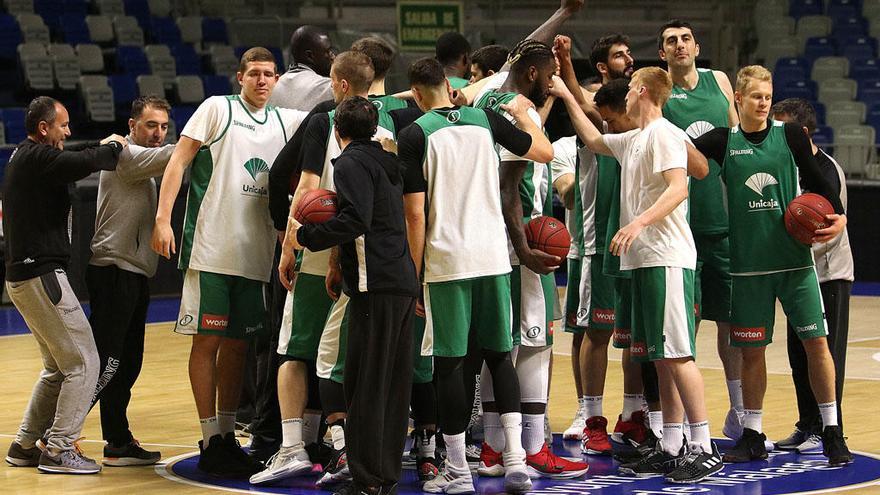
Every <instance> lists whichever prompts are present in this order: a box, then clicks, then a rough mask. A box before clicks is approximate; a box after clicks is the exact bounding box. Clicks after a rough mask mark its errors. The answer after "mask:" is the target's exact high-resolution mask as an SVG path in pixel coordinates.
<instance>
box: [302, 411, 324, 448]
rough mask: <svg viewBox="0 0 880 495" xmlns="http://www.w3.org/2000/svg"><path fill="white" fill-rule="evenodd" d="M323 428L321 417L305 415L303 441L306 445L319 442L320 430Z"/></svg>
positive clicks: (312, 414) (310, 414)
mask: <svg viewBox="0 0 880 495" xmlns="http://www.w3.org/2000/svg"><path fill="white" fill-rule="evenodd" d="M320 428H321V415H320V414H315V413H308V412H307V413H305V414H303V423H302V439H303V443H305V444H306V445H311V444H313V443H315V442H317V441H318V430H319V429H320Z"/></svg>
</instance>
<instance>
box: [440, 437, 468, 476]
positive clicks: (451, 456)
mask: <svg viewBox="0 0 880 495" xmlns="http://www.w3.org/2000/svg"><path fill="white" fill-rule="evenodd" d="M443 441H444V442H446V462H447V463H448V464H449V465H450V467H452V468H453V469H455V470H456V471H468V464H467V457H465V453H464V433H459V434H457V435H447V434H445V433H444V434H443Z"/></svg>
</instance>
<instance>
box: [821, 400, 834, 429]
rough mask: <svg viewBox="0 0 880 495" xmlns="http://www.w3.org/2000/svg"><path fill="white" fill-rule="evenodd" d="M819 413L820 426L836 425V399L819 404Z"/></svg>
mask: <svg viewBox="0 0 880 495" xmlns="http://www.w3.org/2000/svg"><path fill="white" fill-rule="evenodd" d="M819 414H821V415H822V427H823V428H824V427H826V426H837V401H834V402H826V403H824V404H819Z"/></svg>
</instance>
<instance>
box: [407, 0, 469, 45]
mask: <svg viewBox="0 0 880 495" xmlns="http://www.w3.org/2000/svg"><path fill="white" fill-rule="evenodd" d="M461 12H462V6H461V2H430V1H418V0H415V1H409V0H399V1H398V2H397V40H398V44H399V45H400V49H401V50H420V51H428V50H433V49H434V45H435V43H436V42H437V38H439V37H440V35H441V34H443V33H445V32H447V31H457V32H461V31H462V15H461Z"/></svg>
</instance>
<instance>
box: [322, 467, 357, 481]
mask: <svg viewBox="0 0 880 495" xmlns="http://www.w3.org/2000/svg"><path fill="white" fill-rule="evenodd" d="M346 481H351V471H350V470H349V469H348V466H345V467H344V468H342V469H341V470H340V471H339V472H338V473H324V475H323V476H321V479H319V480H318V482H317V483H315V484H316V485H318V486H324V485H335V484H338V483H343V482H346Z"/></svg>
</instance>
